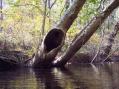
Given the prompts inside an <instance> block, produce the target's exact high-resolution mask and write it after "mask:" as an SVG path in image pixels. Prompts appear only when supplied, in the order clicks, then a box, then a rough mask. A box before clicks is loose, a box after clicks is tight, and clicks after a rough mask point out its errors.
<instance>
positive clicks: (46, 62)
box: [28, 0, 86, 67]
mask: <svg viewBox="0 0 119 89" xmlns="http://www.w3.org/2000/svg"><path fill="white" fill-rule="evenodd" d="M85 1H86V0H74V2H73V4H72V5H71V6H70V7H69V8H68V9H67V11H66V13H65V14H64V16H63V17H62V19H61V20H60V22H59V23H58V24H57V25H56V26H55V27H54V28H52V29H51V30H50V31H49V32H48V34H47V35H46V37H45V39H44V40H43V42H42V45H41V46H39V49H38V50H39V51H38V52H37V53H36V55H35V56H34V58H33V59H32V60H31V61H30V62H29V63H28V64H29V65H30V66H33V67H42V66H43V67H49V66H51V64H52V61H54V59H55V57H56V55H57V53H58V51H59V50H60V49H61V47H62V45H63V43H64V39H65V35H66V32H67V30H68V29H69V28H70V26H71V25H72V23H73V21H74V20H75V19H76V18H77V15H78V13H79V11H80V10H81V8H82V6H83V5H84V3H85Z"/></svg>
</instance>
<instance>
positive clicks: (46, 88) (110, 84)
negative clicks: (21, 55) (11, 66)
mask: <svg viewBox="0 0 119 89" xmlns="http://www.w3.org/2000/svg"><path fill="white" fill-rule="evenodd" d="M0 89H119V63H110V64H97V65H89V64H78V65H75V66H68V67H67V68H65V69H58V68H53V69H37V70H33V69H27V68H26V69H17V70H4V71H3V70H1V71H0Z"/></svg>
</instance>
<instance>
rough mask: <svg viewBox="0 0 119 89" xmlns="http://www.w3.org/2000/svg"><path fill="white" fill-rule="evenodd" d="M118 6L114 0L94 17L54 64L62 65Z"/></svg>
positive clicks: (118, 2)
mask: <svg viewBox="0 0 119 89" xmlns="http://www.w3.org/2000/svg"><path fill="white" fill-rule="evenodd" d="M118 6H119V0H114V1H113V2H112V3H111V4H110V5H109V6H108V7H107V8H106V10H104V11H103V12H102V13H100V14H99V15H98V16H96V17H94V18H93V19H92V20H91V22H90V23H89V24H88V25H87V26H85V27H84V28H83V29H82V31H81V32H80V33H79V34H78V35H77V37H76V38H75V39H74V41H73V42H72V44H71V45H70V47H69V48H68V50H67V51H66V53H65V54H64V55H63V56H61V57H60V58H58V59H57V60H56V61H54V65H55V66H64V65H65V64H66V63H67V61H68V60H70V58H72V56H73V55H74V54H75V53H76V52H77V51H78V50H79V49H80V48H81V47H82V46H83V45H84V44H85V43H86V42H87V41H88V40H89V39H90V37H91V36H92V35H93V33H94V32H95V31H96V30H97V29H98V28H99V26H100V25H101V24H102V23H103V22H104V20H105V19H106V18H107V17H108V16H109V15H110V14H111V13H112V11H113V10H114V9H116V8H117V7H118Z"/></svg>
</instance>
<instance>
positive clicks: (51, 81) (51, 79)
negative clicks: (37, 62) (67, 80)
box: [34, 69, 63, 89]
mask: <svg viewBox="0 0 119 89" xmlns="http://www.w3.org/2000/svg"><path fill="white" fill-rule="evenodd" d="M34 72H35V76H36V79H37V83H38V85H39V84H40V83H39V81H41V83H43V84H44V87H45V89H63V88H62V87H61V85H60V84H59V82H58V81H57V80H56V78H55V75H54V74H52V70H49V69H48V70H47V69H46V70H34ZM39 79H40V80H39ZM38 87H41V86H38Z"/></svg>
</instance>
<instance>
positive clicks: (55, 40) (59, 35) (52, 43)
mask: <svg viewBox="0 0 119 89" xmlns="http://www.w3.org/2000/svg"><path fill="white" fill-rule="evenodd" d="M63 38H64V32H63V31H62V30H60V29H52V30H51V31H49V33H48V34H47V36H46V37H45V40H44V44H45V46H46V48H45V49H46V51H47V52H49V51H51V50H52V49H54V48H57V47H58V46H59V45H60V44H61V43H62V40H63Z"/></svg>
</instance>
